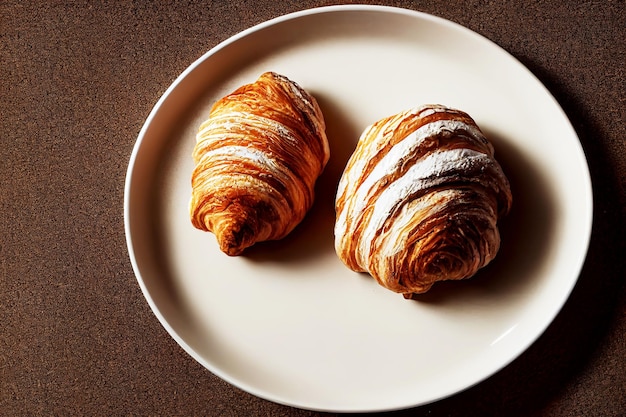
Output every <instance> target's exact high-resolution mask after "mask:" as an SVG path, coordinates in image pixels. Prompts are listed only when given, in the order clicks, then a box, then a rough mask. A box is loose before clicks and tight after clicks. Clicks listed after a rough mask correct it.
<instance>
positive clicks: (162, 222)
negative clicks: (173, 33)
mask: <svg viewBox="0 0 626 417" xmlns="http://www.w3.org/2000/svg"><path fill="white" fill-rule="evenodd" d="M267 70H272V71H276V72H279V73H282V74H284V75H287V76H288V77H290V78H291V79H293V80H295V81H297V82H298V83H300V84H301V85H302V86H303V87H304V88H306V89H307V90H309V91H310V92H311V93H312V94H313V95H315V96H316V97H317V99H318V101H319V103H320V106H321V108H322V110H323V112H324V114H325V117H326V121H327V125H328V132H327V133H328V137H329V140H330V142H331V151H332V157H331V161H330V163H329V166H328V168H327V170H326V171H325V174H324V175H323V177H322V178H321V179H320V181H319V183H318V188H317V195H318V198H317V201H316V205H315V206H314V207H313V209H312V211H311V212H310V214H309V216H308V217H307V218H306V219H305V221H304V222H303V223H302V224H301V226H300V227H299V228H298V229H296V231H295V232H294V233H293V234H292V235H291V236H289V237H288V238H286V239H285V240H284V241H281V242H274V243H268V244H261V245H258V246H257V247H255V248H254V249H252V250H250V251H249V252H248V254H247V255H246V256H242V257H236V258H230V257H227V256H226V255H224V254H222V253H221V252H220V251H219V250H218V247H217V245H216V242H215V239H214V236H213V235H212V234H210V233H204V232H200V231H197V230H195V229H194V228H193V227H192V226H191V224H190V221H189V215H188V211H187V210H188V201H189V196H190V192H191V189H190V175H191V171H192V168H193V162H192V159H191V156H190V154H191V151H192V148H193V145H194V141H195V139H194V135H195V132H196V129H197V127H198V125H199V123H200V122H201V121H202V120H203V119H204V118H205V117H206V115H207V111H208V109H209V107H210V106H211V104H212V103H213V102H214V101H215V100H216V99H218V98H219V97H221V96H223V95H224V94H226V93H228V92H230V91H232V90H234V89H235V88H236V87H238V86H239V85H241V84H244V83H249V82H252V81H254V80H255V79H256V78H257V77H258V75H260V74H261V73H262V72H263V71H267ZM424 103H441V104H446V105H448V106H452V107H457V108H460V109H462V110H465V111H467V112H468V113H469V114H470V115H472V116H473V117H474V119H475V120H476V121H477V123H478V124H479V126H481V128H482V129H483V130H484V131H485V132H486V134H487V135H488V136H489V137H490V138H491V140H492V141H493V143H494V145H495V148H496V156H497V158H498V159H499V160H500V162H501V164H502V165H503V167H504V169H505V172H506V173H507V175H508V176H509V179H510V180H511V184H512V189H513V194H514V207H513V211H512V212H511V214H510V215H509V216H508V217H507V218H506V219H505V220H504V222H503V223H502V225H501V232H502V238H503V243H502V247H501V251H500V254H499V255H498V257H497V259H496V260H495V261H494V262H493V263H492V264H491V265H490V266H489V267H487V268H486V269H485V270H484V271H482V272H481V273H479V274H478V275H477V276H475V277H474V278H472V279H471V280H467V281H463V282H454V283H443V284H439V285H436V286H435V287H434V288H433V289H432V290H431V292H429V293H428V294H426V295H425V296H423V297H421V299H420V300H418V301H409V300H404V299H403V298H402V296H401V295H398V294H394V293H392V292H390V291H387V290H385V289H384V288H382V287H380V286H378V285H377V284H376V283H375V282H374V280H373V279H371V278H369V277H368V276H365V275H363V274H356V273H353V272H351V271H349V270H348V269H346V268H345V267H344V266H343V264H342V263H341V262H340V261H339V260H338V258H337V257H336V255H335V253H334V250H333V243H332V242H333V236H332V234H333V232H332V226H333V221H334V211H333V199H334V194H335V186H336V183H337V180H338V178H339V175H340V174H341V171H342V169H343V166H344V164H345V162H346V160H347V158H348V156H349V154H350V152H351V151H352V150H353V148H354V146H355V144H356V140H357V138H358V136H359V134H360V133H361V131H362V129H363V128H364V127H365V126H366V125H368V124H370V123H372V122H374V121H375V120H377V119H379V118H381V117H384V116H387V115H390V114H393V113H395V112H398V111H400V110H403V109H406V108H409V107H412V106H415V105H419V104H424ZM591 219H592V191H591V185H590V178H589V173H588V168H587V165H586V161H585V157H584V154H583V152H582V149H581V146H580V143H579V142H578V139H577V137H576V134H575V132H574V130H573V129H572V127H571V125H570V123H569V121H568V120H567V118H566V116H565V115H564V113H563V112H562V110H561V108H560V107H559V105H558V104H557V103H556V102H555V100H554V99H553V97H552V96H551V95H550V94H549V93H548V91H547V90H546V89H545V88H544V87H543V86H542V84H541V83H540V82H539V81H538V80H537V79H536V78H535V77H534V76H533V75H532V74H531V73H530V72H529V71H528V70H527V69H526V68H525V67H524V66H522V65H521V64H520V63H519V62H518V61H516V60H515V59H514V58H512V57H511V56H510V55H509V54H507V53H506V52H505V51H503V50H502V49H501V48H499V47H498V46H496V45H495V44H493V43H491V42H490V41H488V40H486V39H485V38H483V37H481V36H479V35H477V34H475V33H473V32H471V31H469V30H467V29H465V28H463V27H461V26H459V25H456V24H454V23H451V22H449V21H445V20H442V19H440V18H436V17H433V16H430V15H426V14H422V13H418V12H413V11H408V10H402V9H394V8H386V7H376V6H335V7H327V8H320V9H314V10H307V11H303V12H299V13H295V14H291V15H287V16H283V17H280V18H277V19H274V20H271V21H269V22H266V23H263V24H261V25H258V26H256V27H253V28H251V29H249V30H246V31H244V32H242V33H240V34H238V35H236V36H234V37H232V38H230V39H228V40H227V41H225V42H223V43H221V44H220V45H218V46H217V47H215V48H213V49H212V50H211V51H209V52H208V53H207V54H205V55H204V56H203V57H201V58H200V59H199V60H198V61H196V62H195V63H193V64H192V65H191V66H190V67H189V68H187V69H186V70H185V71H184V72H183V73H182V74H181V76H180V77H179V78H178V79H177V80H176V81H175V82H174V83H173V84H172V86H171V87H170V88H169V89H168V90H167V92H166V93H165V94H164V95H163V97H162V98H161V99H160V100H159V102H158V103H157V104H156V106H155V107H154V109H153V111H152V112H151V114H150V116H149V117H148V119H147V121H146V123H145V125H144V126H143V129H142V130H141V132H140V134H139V138H138V140H137V143H136V146H135V149H134V151H133V154H132V157H131V160H130V166H129V168H128V176H127V182H126V190H125V226H126V233H127V242H128V248H129V252H130V258H131V261H132V264H133V267H134V270H135V273H136V275H137V278H138V281H139V284H140V286H141V289H142V291H143V293H144V295H145V297H146V299H147V301H148V303H149V304H150V307H151V308H152V310H153V311H154V313H155V315H156V316H157V317H158V319H159V320H160V321H161V323H162V324H163V326H164V327H165V328H166V329H167V331H168V332H169V333H170V334H171V335H172V337H173V338H174V339H175V340H176V341H177V342H178V343H179V344H180V345H181V346H182V347H183V348H184V349H185V351H187V352H188V353H189V354H190V355H191V356H193V357H194V358H195V359H196V360H197V361H198V362H200V363H201V364H202V365H203V366H205V367H206V368H207V369H209V370H210V371H211V372H213V373H215V374H217V375H218V376H220V377H221V378H223V379H225V380H226V381H228V382H230V383H232V384H234V385H236V386H238V387H240V388H242V389H244V390H246V391H248V392H250V393H252V394H255V395H257V396H259V397H262V398H265V399H268V400H271V401H275V402H279V403H283V404H288V405H292V406H296V407H301V408H307V409H315V410H328V411H331V410H332V411H374V410H390V409H398V408H404V407H410V406H414V405H419V404H424V403H428V402H432V401H435V400H438V399H441V398H443V397H446V396H449V395H452V394H454V393H456V392H458V391H460V390H463V389H465V388H467V387H469V386H472V385H473V384H476V383H478V382H479V381H481V380H483V379H485V378H487V377H489V376H490V375H492V374H493V373H495V372H496V371H498V370H499V369H501V368H502V367H504V366H505V365H507V364H508V363H510V362H511V361H512V360H513V359H515V358H516V357H517V356H518V355H519V354H520V353H522V352H523V351H524V350H525V349H526V348H527V347H528V346H529V345H530V344H531V343H532V342H533V341H535V340H536V339H537V338H538V337H539V335H540V334H541V333H542V332H543V331H544V329H545V328H546V327H547V326H548V325H549V324H550V322H551V321H552V320H553V318H554V317H555V315H556V314H557V313H558V311H559V310H560V308H561V307H562V305H563V304H564V302H565V301H566V299H567V298H568V296H569V294H570V291H571V290H572V288H573V286H574V284H575V283H576V280H577V277H578V274H579V272H580V269H581V266H582V263H583V261H584V258H585V255H586V250H587V245H588V241H589V237H590V230H591Z"/></svg>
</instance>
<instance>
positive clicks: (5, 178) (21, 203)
mask: <svg viewBox="0 0 626 417" xmlns="http://www.w3.org/2000/svg"><path fill="white" fill-rule="evenodd" d="M105 3H106V2H105ZM110 3H111V4H100V3H99V2H90V1H77V2H59V1H54V2H42V3H40V2H24V1H12V0H9V1H3V2H0V141H1V142H0V168H1V173H2V177H1V179H0V319H1V321H2V324H1V325H0V415H7V416H9V415H10V416H14V415H28V416H31V415H181V416H182V415H184V416H191V415H215V416H217V415H219V416H222V415H233V416H235V415H237V416H239V415H245V416H252V415H259V416H265V415H273V416H274V415H284V416H305V415H306V416H314V415H327V414H324V413H317V412H313V411H306V410H299V409H295V408H290V407H287V406H283V405H279V404H274V403H271V402H268V401H266V400H263V399H259V398H256V397H254V396H252V395H250V394H248V393H245V392H243V391H241V390H239V389H237V388H235V387H233V386H231V385H229V384H227V383H226V382H223V381H222V380H220V379H219V378H218V377H216V376H214V375H212V374H211V373H210V372H209V371H207V370H206V369H204V368H203V367H202V366H201V365H200V364H198V363H197V362H195V361H194V360H193V359H192V358H191V357H190V356H189V355H187V354H186V353H185V352H184V351H183V350H182V349H181V348H180V347H179V346H178V345H177V344H176V342H175V341H174V340H173V339H172V338H171V337H170V336H169V335H168V333H167V332H166V331H165V330H164V329H163V327H162V326H161V325H160V323H159V322H158V320H157V319H156V317H155V316H154V315H153V313H152V312H151V310H150V308H149V306H148V304H147V302H146V300H145V299H144V297H143V296H142V293H141V290H140V288H139V286H138V284H137V280H136V279H135V276H134V274H133V270H132V268H131V263H130V261H129V256H128V252H127V248H126V242H125V236H124V224H123V197H124V180H125V175H126V169H127V166H128V162H129V157H130V154H131V151H132V148H133V146H134V143H135V140H136V138H137V135H138V133H139V130H140V129H141V126H142V124H143V123H144V120H145V118H146V116H147V115H148V113H149V112H150V110H151V109H152V107H153V106H154V104H155V103H156V101H157V100H158V99H159V97H160V96H161V95H162V94H163V93H164V92H165V90H166V89H167V87H168V86H169V85H170V84H171V83H172V82H173V80H174V79H175V78H176V77H177V76H178V75H179V74H180V73H181V71H183V70H184V69H185V68H186V67H187V66H188V65H189V64H190V63H191V62H193V61H194V60H195V59H197V58H198V57H199V56H201V55H202V54H203V53H204V52H206V51H207V50H209V49H210V48H211V47H213V46H215V45H216V44H217V43H219V42H220V41H223V40H225V39H227V38H228V37H230V36H231V35H234V34H235V33H237V32H239V31H241V30H243V29H246V28H248V27H250V26H252V25H254V24H257V23H260V22H262V21H265V20H267V19H270V18H273V17H276V16H279V15H282V14H285V13H288V12H294V11H297V10H301V9H305V8H310V7H314V6H322V5H329V4H333V2H326V1H301V2H293V1H291V2H272V1H258V2H253V1H247V0H246V1H238V2H233V3H227V2H221V1H219V2H218V1H214V2H211V1H205V2H196V1H190V2H176V3H175V4H170V2H162V3H159V2H157V3H152V2H147V1H146V2H141V1H139V2H110ZM172 3H173V2H172ZM372 4H386V5H391V6H400V7H405V8H409V9H414V10H419V11H423V12H427V13H431V14H433V15H436V16H440V17H443V18H446V19H449V20H452V21H454V22H457V23H460V24H462V25H464V26H466V27H468V28H469V29H472V30H474V31H476V32H478V33H480V34H482V35H484V36H486V37H488V38H489V39H491V40H493V41H494V42H496V43H497V44H499V45H500V46H501V47H503V48H504V49H506V50H507V51H508V52H510V53H511V54H512V55H514V56H515V57H516V58H517V59H519V60H520V61H521V62H522V63H523V64H524V65H526V66H527V67H528V68H529V69H530V70H531V71H532V72H533V73H534V74H535V75H536V76H537V77H538V78H539V79H540V80H541V81H542V82H543V83H544V84H545V85H546V87H547V88H548V89H549V90H550V92H551V93H552V94H553V95H554V96H555V97H556V99H557V100H558V102H559V103H560V104H561V106H562V107H563V109H564V110H565V112H566V114H567V115H568V117H569V118H570V120H571V122H572V124H573V126H574V128H575V130H576V132H577V133H578V136H579V138H580V141H581V142H582V145H583V148H584V151H585V154H586V156H587V159H588V162H589V167H590V171H591V176H592V182H593V187H594V225H593V231H592V238H591V244H590V249H589V253H588V256H587V259H586V262H585V264H584V267H583V270H582V273H581V276H580V278H579V281H578V284H577V285H576V287H575V289H574V291H573V294H572V295H571V297H570V299H569V300H568V302H567V303H566V304H565V306H564V308H563V309H562V311H561V312H560V314H559V315H558V316H557V318H556V320H555V321H554V322H553V323H552V325H550V326H549V328H548V329H547V331H546V332H545V333H544V334H543V335H542V336H541V337H540V338H539V339H538V340H537V341H536V342H535V343H534V344H533V345H532V346H531V347H530V349H528V350H527V351H526V352H525V353H523V354H522V355H521V356H520V357H519V358H517V359H516V360H515V361H513V362H512V363H511V364H510V365H509V366H507V367H505V368H504V369H503V370H501V371H500V372H498V373H497V374H495V375H494V376H493V377H491V378H489V379H487V380H486V381H484V382H481V383H479V384H478V385H476V386H474V387H472V388H469V389H467V390H465V391H463V392H461V393H458V394H456V395H454V396H452V397H449V398H446V399H443V400H441V401H439V402H436V403H432V404H428V405H424V406H421V407H417V408H414V409H409V410H403V411H397V412H394V413H392V414H394V415H407V416H408V415H411V416H440V415H443V416H489V415H497V416H623V415H626V338H625V335H626V297H625V296H624V294H625V292H624V288H625V287H624V278H625V272H626V269H625V265H626V263H625V262H626V261H625V259H626V251H625V248H626V246H625V244H624V242H625V240H626V239H625V237H624V236H626V235H625V234H624V232H625V231H624V227H623V225H622V224H623V221H624V214H625V207H626V102H625V97H626V74H625V63H626V36H625V34H626V32H625V29H626V3H624V1H591V2H578V1H570V2H562V1H532V2H518V1H508V0H507V1H501V2H483V1H473V0H472V1H449V2H445V4H444V3H443V2H437V1H414V2H413V1H385V2H372Z"/></svg>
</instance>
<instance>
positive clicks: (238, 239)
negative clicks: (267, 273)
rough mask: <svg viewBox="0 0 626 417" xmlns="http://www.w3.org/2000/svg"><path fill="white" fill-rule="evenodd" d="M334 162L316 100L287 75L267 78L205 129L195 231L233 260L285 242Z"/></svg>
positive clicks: (218, 110)
mask: <svg viewBox="0 0 626 417" xmlns="http://www.w3.org/2000/svg"><path fill="white" fill-rule="evenodd" d="M329 155H330V152H329V145H328V140H327V138H326V133H325V123H324V118H323V115H322V112H321V110H320V108H319V105H318V103H317V102H316V100H315V98H314V97H313V96H311V95H310V94H309V93H307V92H306V91H305V90H303V89H302V88H301V87H300V86H299V85H298V84H296V83H295V82H293V81H291V80H289V79H288V78H287V77H285V76H283V75H279V74H276V73H273V72H266V73H264V74H262V75H261V76H260V77H259V78H258V80H257V81H256V82H254V83H252V84H247V85H244V86H241V87H239V88H238V89H236V90H235V91H234V92H232V93H231V94H228V95H226V96H225V97H223V98H221V99H220V100H218V101H217V102H216V103H215V104H214V105H213V107H212V108H211V111H210V113H209V117H208V119H207V120H206V121H204V122H203V123H202V124H201V126H200V128H199V130H198V133H197V135H196V144H195V147H194V149H193V154H192V156H193V160H194V162H195V168H194V170H193V173H192V177H191V185H192V195H191V200H190V203H189V211H190V218H191V222H192V224H193V226H194V227H196V228H198V229H200V230H204V231H210V232H212V233H213V234H215V237H216V239H217V241H218V243H219V246H220V249H221V250H222V251H223V252H224V253H226V254H228V255H231V256H234V255H240V254H241V253H242V252H243V251H244V250H245V249H246V248H248V247H250V246H252V245H253V244H255V243H256V242H261V241H266V240H277V239H281V238H283V237H285V236H286V235H287V234H289V232H291V231H292V230H293V229H294V228H295V227H296V226H297V225H298V224H299V223H300V222H301V221H302V220H303V218H304V217H305V215H306V213H307V211H308V210H309V209H310V207H311V205H312V204H313V200H314V186H315V182H316V180H317V178H318V177H319V176H320V174H321V173H322V171H323V169H324V167H325V165H326V163H327V162H328V159H329Z"/></svg>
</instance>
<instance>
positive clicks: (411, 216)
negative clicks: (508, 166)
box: [334, 105, 512, 298]
mask: <svg viewBox="0 0 626 417" xmlns="http://www.w3.org/2000/svg"><path fill="white" fill-rule="evenodd" d="M511 202H512V196H511V189H510V186H509V181H508V180H507V178H506V176H505V174H504V173H503V171H502V168H501V166H500V165H499V163H498V162H497V161H496V160H495V159H494V149H493V146H492V145H491V143H490V142H488V141H487V139H486V138H485V136H484V135H483V134H482V133H481V131H480V129H479V128H478V126H477V125H476V123H475V122H474V120H473V119H472V118H471V117H470V116H469V115H468V114H466V113H464V112H462V111H459V110H454V109H450V108H447V107H444V106H441V105H427V106H422V107H418V108H414V109H411V110H408V111H405V112H402V113H399V114H397V115H393V116H390V117H387V118H384V119H382V120H380V121H378V122H376V123H374V124H373V125H371V126H369V127H367V128H366V129H365V131H364V132H363V133H362V135H361V137H360V139H359V141H358V143H357V146H356V149H355V151H354V153H353V154H352V156H351V157H350V159H349V161H348V163H347V165H346V167H345V169H344V172H343V175H342V177H341V179H340V181H339V185H338V189H337V196H336V200H335V209H336V215H337V216H336V221H335V230H334V232H335V249H336V252H337V254H338V256H339V258H340V259H341V260H342V261H343V262H344V263H345V264H346V265H347V266H348V267H349V268H350V269H352V270H354V271H357V272H368V273H369V274H370V275H372V276H373V277H374V278H375V279H376V281H378V283H379V284H381V285H382V286H384V287H386V288H388V289H389V290H392V291H394V292H397V293H402V294H403V295H404V297H405V298H412V297H413V294H420V293H424V292H426V291H428V290H429V289H430V288H431V287H432V285H433V284H434V283H435V282H437V281H443V280H460V279H464V278H468V277H471V276H472V275H474V274H475V273H476V271H477V270H478V269H480V268H482V267H484V266H485V265H487V264H488V263H489V262H491V260H492V259H493V258H494V257H495V256H496V253H497V252H498V249H499V246H500V234H499V231H498V227H497V224H496V223H497V221H498V219H499V218H500V217H502V216H504V215H505V214H506V213H508V211H509V210H510V207H511Z"/></svg>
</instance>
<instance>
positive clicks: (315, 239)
mask: <svg viewBox="0 0 626 417" xmlns="http://www.w3.org/2000/svg"><path fill="white" fill-rule="evenodd" d="M311 93H312V94H313V96H314V97H315V98H316V100H317V102H318V104H319V106H320V108H321V110H322V113H323V114H324V120H325V122H326V135H327V137H328V142H329V146H330V159H329V161H328V164H327V165H326V168H325V169H324V172H323V173H322V175H321V176H320V178H319V179H318V180H317V183H316V185H315V202H314V203H313V206H312V207H311V209H310V210H309V213H308V214H307V215H306V217H305V218H304V219H303V221H302V222H301V223H300V224H299V225H298V226H297V227H296V228H295V229H294V230H293V231H292V232H291V233H290V234H289V235H287V236H286V237H285V238H283V239H281V240H278V241H270V242H260V243H257V244H255V245H254V246H252V247H250V248H248V249H247V250H246V252H244V254H243V255H242V256H243V257H245V258H246V259H248V260H250V261H253V262H272V261H276V262H278V261H280V262H282V263H287V262H299V261H301V260H302V259H303V258H316V257H317V256H320V255H326V254H328V253H329V252H334V250H335V249H334V235H333V229H334V223H335V195H336V193H337V184H338V183H339V178H340V177H341V174H342V173H343V169H344V167H345V166H346V163H347V162H348V159H349V158H350V155H351V154H352V152H353V151H354V147H355V146H356V143H357V140H358V138H359V136H360V134H361V132H360V129H361V127H358V126H354V125H353V124H352V123H350V119H349V117H348V116H347V113H346V112H344V111H343V110H342V109H341V108H340V107H339V106H338V105H337V104H336V103H335V102H333V100H332V99H330V98H329V97H326V96H324V95H323V94H320V93H316V92H315V91H312V92H311Z"/></svg>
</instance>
